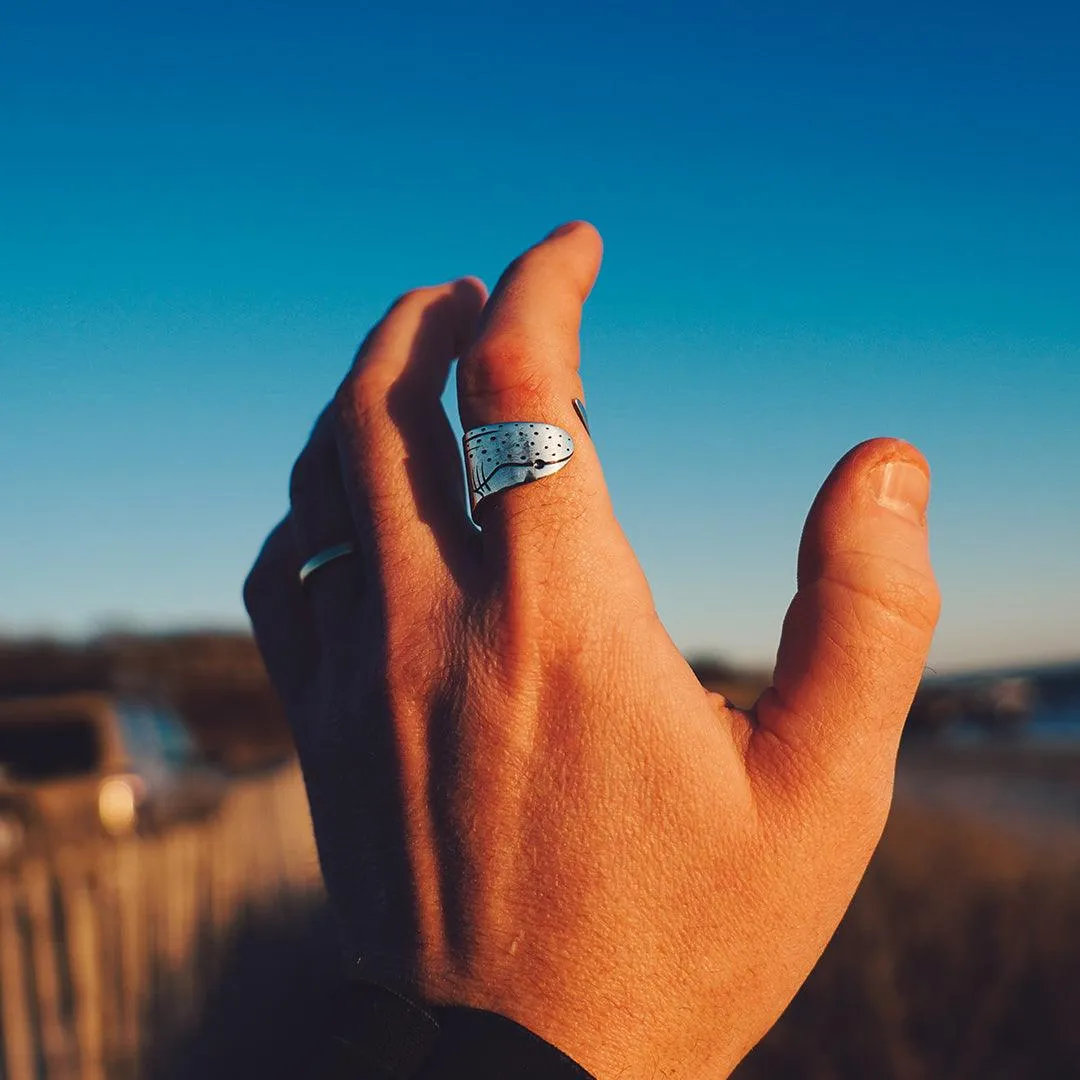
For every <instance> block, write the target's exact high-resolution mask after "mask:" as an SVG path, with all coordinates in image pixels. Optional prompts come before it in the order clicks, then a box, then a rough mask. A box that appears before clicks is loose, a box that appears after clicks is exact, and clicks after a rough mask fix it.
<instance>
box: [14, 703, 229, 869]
mask: <svg viewBox="0 0 1080 1080" xmlns="http://www.w3.org/2000/svg"><path fill="white" fill-rule="evenodd" d="M225 787H226V778H225V774H224V773H223V772H222V771H221V770H220V769H217V768H215V767H212V766H210V765H209V764H207V763H206V762H205V761H203V760H202V759H201V758H200V756H199V754H198V753H197V751H196V748H195V745H194V742H193V740H192V738H191V736H190V734H189V733H188V731H187V729H186V728H185V727H184V725H183V723H182V722H181V721H180V719H179V717H178V716H177V715H176V714H175V713H174V712H172V711H171V710H169V709H168V708H166V707H163V706H162V705H159V704H152V703H149V702H141V701H128V700H124V699H123V698H117V697H113V696H110V695H106V694H65V695H63V696H58V697H28V698H15V699H11V700H0V863H3V862H10V861H11V860H13V859H15V858H17V857H18V856H19V855H21V854H23V853H25V852H27V851H38V850H43V849H47V848H53V847H58V846H60V845H62V844H67V843H79V842H83V841H86V840H88V839H90V838H93V837H100V836H102V835H109V836H124V835H127V834H130V833H133V832H136V831H138V832H142V833H145V832H152V831H155V830H159V829H163V828H165V827H167V826H168V825H170V824H172V823H174V822H177V821H185V820H197V819H200V818H203V817H206V816H207V815H209V814H211V813H213V811H214V810H215V809H216V808H217V806H218V804H219V803H220V802H221V800H222V797H223V795H224V793H225Z"/></svg>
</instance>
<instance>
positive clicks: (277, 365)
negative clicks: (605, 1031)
mask: <svg viewBox="0 0 1080 1080" xmlns="http://www.w3.org/2000/svg"><path fill="white" fill-rule="evenodd" d="M13 7H14V6H13V5H8V6H7V7H6V8H5V9H4V13H3V14H2V15H0V500H2V501H0V629H2V630H3V631H5V632H9V633H14V632H23V631H28V630H35V631H55V632H60V633H65V634H71V633H74V634H79V633H85V632H92V631H94V630H95V629H97V628H100V627H102V626H104V625H116V624H125V625H135V626H143V627H150V628H158V627H170V626H178V625H179V626H192V625H199V624H205V623H213V624H218V625H220V624H226V625H228V624H236V625H239V624H240V623H241V622H242V620H243V611H242V606H241V603H240V598H239V590H240V584H241V581H242V579H243V576H244V574H245V572H246V569H247V567H248V565H249V563H250V560H251V558H252V557H253V555H254V553H255V551H256V550H257V548H258V545H259V542H260V539H261V536H262V534H263V533H264V532H265V530H266V528H267V527H268V526H269V525H270V524H271V523H272V522H273V521H274V520H275V519H276V518H277V517H278V516H279V515H280V513H281V512H282V511H283V509H284V506H285V495H286V480H287V475H288V469H289V466H290V463H291V461H292V458H293V457H294V456H295V453H296V451H297V450H298V448H299V446H300V444H301V443H302V441H303V439H304V437H305V434H306V431H307V428H308V426H309V424H310V422H311V420H312V419H313V417H314V416H315V414H316V412H317V411H318V409H319V407H320V405H321V403H322V402H323V401H324V399H325V398H326V397H327V396H328V394H329V393H330V392H331V390H332V389H333V387H334V386H335V384H336V382H337V381H338V379H339V378H340V377H341V375H342V373H343V371H344V370H345V367H346V366H347V364H348V361H349V359H350V357H351V354H352V352H353V350H354V348H355V345H356V343H357V342H358V340H359V339H360V338H361V336H362V335H363V333H364V331H365V330H366V328H367V327H368V326H369V324H370V323H371V322H372V321H373V320H374V319H375V318H376V317H377V316H378V315H379V314H380V312H381V311H382V309H383V308H384V307H385V305H386V304H387V303H388V301H389V300H391V299H392V298H393V297H394V296H395V295H396V294H397V293H400V292H401V291H403V290H405V289H407V288H408V287H410V286H413V285H416V284H422V283H429V282H433V281H439V280H443V279H446V278H449V277H454V276H458V275H460V274H464V273H477V274H480V275H481V276H482V277H484V278H485V279H486V280H487V281H488V282H489V283H492V284H493V283H494V280H495V278H496V277H497V276H498V273H499V271H500V270H501V268H502V266H503V265H504V264H505V263H506V261H507V260H509V259H510V258H511V257H513V256H514V255H515V254H516V253H517V252H518V251H519V250H520V249H521V248H522V247H523V246H525V245H527V244H528V243H530V242H532V241H533V240H535V239H536V238H538V237H539V236H540V235H541V234H542V233H544V232H546V231H547V230H548V229H549V228H550V227H552V226H553V225H555V224H557V223H559V222H560V221H563V220H565V219H568V218H573V217H585V218H588V219H590V220H591V221H593V222H594V223H595V224H596V225H597V226H598V228H599V229H600V230H601V232H602V233H603V235H604V237H605V240H606V245H607V255H606V263H605V268H604V270H603V272H602V275H601V279H600V283H599V285H598V286H597V289H596V291H595V293H594V295H593V298H592V299H591V300H590V303H589V307H588V310H587V319H586V326H585V332H584V348H585V353H584V357H585V359H584V375H585V380H586V387H587V390H588V399H589V409H590V414H591V417H592V419H593V425H594V434H595V437H596V439H597V442H598V444H599V446H600V448H601V452H602V454H603V457H604V461H605V465H606V469H607V473H608V478H609V482H610V485H611V487H612V489H613V492H614V496H615V499H616V504H617V506H618V508H619V510H620V516H621V518H622V520H623V522H624V525H625V527H626V530H627V532H628V533H629V535H630V538H631V540H632V541H633V542H634V544H635V547H636V548H637V550H638V552H639V555H640V557H641V559H642V562H643V563H644V566H645V569H646V571H647V573H648V575H649V577H650V579H651V581H652V583H653V586H654V590H655V593H656V598H657V603H658V606H659V608H660V612H661V615H662V616H663V617H664V619H665V621H666V623H667V625H668V627H669V629H670V630H671V632H672V634H673V636H674V638H675V640H676V641H677V642H678V643H679V645H680V646H682V647H684V648H685V649H688V650H710V651H716V652H719V653H722V654H725V655H728V656H730V657H732V658H734V659H737V660H747V661H767V660H769V659H770V658H771V656H772V654H773V652H774V649H775V644H776V639H777V635H778V631H779V625H780V619H781V616H782V614H783V611H784V608H785V606H786V604H787V601H788V598H789V596H790V593H791V590H792V586H793V580H794V559H795V547H796V542H797V539H798V535H799V530H800V527H801V524H802V519H803V516H804V514H805V511H806V509H807V507H808V506H809V503H810V501H811V499H812V497H813V495H814V492H815V491H816V488H817V486H818V484H819V483H820V481H821V480H822V479H823V477H824V476H825V474H826V473H827V471H828V469H829V468H830V467H831V465H832V464H833V462H834V461H835V460H836V459H837V458H838V457H839V456H840V455H841V454H842V453H843V452H844V451H845V450H846V449H847V448H848V447H849V446H850V445H852V444H853V443H855V442H858V441H859V440H861V439H863V438H866V437H868V436H870V435H874V434H895V435H901V436H904V437H906V438H909V439H911V440H912V441H914V442H915V443H917V444H918V445H919V446H920V447H921V448H922V449H923V450H924V452H925V453H926V454H927V455H928V457H929V459H930V461H931V464H932V466H933V469H934V477H935V493H934V502H933V506H932V526H933V545H934V550H935V557H936V561H937V566H938V571H939V577H940V581H941V585H942V589H943V592H944V600H945V608H944V615H943V618H942V622H941V628H940V631H939V635H938V640H937V644H936V647H935V652H934V655H933V657H932V662H933V663H934V664H935V665H936V666H938V667H939V668H940V669H943V670H944V669H948V668H950V667H958V666H964V665H967V664H972V663H981V662H985V661H999V660H1010V659H1013V658H1017V659H1021V658H1022V659H1034V658H1041V657H1044V656H1068V655H1077V654H1080V568H1078V565H1077V559H1078V555H1080V64H1078V62H1077V54H1078V48H1080V14H1078V12H1080V8H1078V7H1077V5H1076V4H1075V3H1072V2H1065V0H1062V2H1060V3H1054V4H1051V3H1044V2H1040V0H1035V2H1030V0H1029V2H1025V3H1019V2H1017V3H1011V4H1002V3H993V2H984V3H967V2H964V3H959V2H952V3H945V4H942V3H940V2H935V3H930V2H929V0H906V2H904V3H889V2H886V3H874V4H866V3H855V2H848V3H835V2H832V3H830V2H827V0H826V2H823V3H820V4H814V5H811V4H796V3H788V4H780V3H772V2H768V0H766V2H757V3H754V4H752V5H751V4H735V3H721V4H702V5H700V6H698V5H691V4H685V3H675V4H671V3H668V4H664V5H660V4H650V5H648V6H646V5H641V4H632V3H631V4H628V3H620V4H610V5H608V4H582V3H575V4H566V3H562V2H557V3H548V4H545V5H538V6H526V5H517V4H508V3H500V4H498V5H489V4H486V3H472V4H469V5H445V4H439V5H433V4H429V3H426V2H421V3H413V4H406V5H391V4H389V3H384V4H382V5H379V6H373V5H369V4H363V3H359V4H344V3H341V4H331V3H318V2H316V3H310V2H309V3H306V4H303V5H301V4H296V3H290V4H284V3H280V2H273V3H262V4H254V3H245V2H233V3H227V2H222V0H215V2H213V3H209V2H205V0H198V2H195V3H189V4H185V5H183V6H179V5H176V6H174V5H169V4H156V3H145V2H140V3H109V2H103V3H101V4H94V5H87V4H76V3H72V2H63V3H50V2H48V0H41V2H38V3H34V4H26V5H20V7H21V8H22V10H13ZM641 425H655V426H656V427H657V428H658V429H662V430H664V431H665V432H667V433H669V435H670V436H671V437H672V445H671V448H670V453H669V454H666V455H665V456H664V457H663V458H662V459H643V458H642V457H641V456H640V454H639V453H637V452H636V451H635V449H634V433H635V431H636V430H637V429H638V428H639V427H640V426H641ZM673 458H674V459H675V461H676V462H677V463H678V468H677V469H675V470H674V475H675V476H676V477H677V479H676V481H675V482H674V483H672V482H671V477H672V475H673V470H672V464H673V461H672V459H673ZM661 480H662V481H663V482H661Z"/></svg>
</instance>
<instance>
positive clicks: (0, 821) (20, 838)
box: [0, 810, 26, 863]
mask: <svg viewBox="0 0 1080 1080" xmlns="http://www.w3.org/2000/svg"><path fill="white" fill-rule="evenodd" d="M25 840H26V826H25V825H24V824H23V821H22V818H20V817H19V816H18V815H17V814H12V813H8V812H6V811H2V810H0V863H2V862H7V861H8V860H9V859H14V858H15V856H16V855H18V854H19V852H20V851H21V850H22V846H23V843H24V842H25Z"/></svg>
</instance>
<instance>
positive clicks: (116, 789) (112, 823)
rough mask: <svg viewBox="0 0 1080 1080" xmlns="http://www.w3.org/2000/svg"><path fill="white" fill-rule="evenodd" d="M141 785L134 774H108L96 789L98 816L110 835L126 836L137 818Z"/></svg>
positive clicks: (133, 826)
mask: <svg viewBox="0 0 1080 1080" xmlns="http://www.w3.org/2000/svg"><path fill="white" fill-rule="evenodd" d="M141 789H142V785H141V784H140V783H139V780H138V778H137V777H134V776H110V777H109V778H108V779H107V780H103V781H102V782H101V787H100V788H99V789H98V816H99V817H100V818H101V824H102V825H103V826H104V828H105V831H106V832H107V833H109V834H110V835H111V836H126V835H127V834H128V833H129V832H131V831H132V830H133V829H134V828H135V824H136V822H137V821H138V818H139V800H140V798H141V796H142V790H141Z"/></svg>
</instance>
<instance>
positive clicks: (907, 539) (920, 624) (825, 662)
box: [751, 439, 940, 793]
mask: <svg viewBox="0 0 1080 1080" xmlns="http://www.w3.org/2000/svg"><path fill="white" fill-rule="evenodd" d="M929 497H930V471H929V467H928V466H927V464H926V461H925V459H924V458H923V457H922V455H921V454H920V453H919V452H918V451H917V450H916V449H915V448H914V447H912V446H910V445H908V444H907V443H904V442H900V441H898V440H896V439H874V440H871V441H870V442H866V443H862V444H861V445H859V446H857V447H855V449H854V450H852V451H850V452H849V453H848V454H847V455H845V456H844V458H843V459H842V460H841V461H840V462H839V464H838V465H837V466H836V467H835V468H834V469H833V471H832V473H831V474H830V476H829V478H828V480H826V482H825V484H824V485H823V487H822V488H821V491H820V492H819V493H818V496H817V499H815V501H814V505H813V507H812V508H811V510H810V514H809V517H808V518H807V521H806V526H805V528H804V530H803V537H802V544H801V546H800V549H799V573H798V591H797V593H796V595H795V599H794V600H793V601H792V603H791V607H790V608H789V609H788V613H787V617H786V619H785V620H784V629H783V634H782V636H781V640H780V649H779V652H778V655H777V662H776V670H775V673H774V676H773V685H772V686H771V687H770V688H769V690H767V691H766V692H765V694H764V695H763V696H762V698H761V699H760V700H759V702H758V705H757V710H756V711H757V720H758V727H757V729H756V732H755V735H754V740H753V741H752V743H751V750H752V752H757V753H758V754H759V755H761V754H764V756H765V757H767V758H772V759H774V760H775V758H776V755H775V751H776V750H777V749H779V750H780V751H781V758H782V760H783V761H784V763H785V768H794V769H795V770H796V771H805V770H807V769H811V770H814V771H815V772H817V773H818V774H819V776H818V779H819V780H825V781H826V782H827V783H828V786H829V788H834V787H835V788H837V789H838V790H839V791H840V792H845V791H850V790H851V785H852V784H857V785H859V786H860V787H863V790H867V785H869V790H871V791H875V790H876V791H879V792H882V793H887V792H888V791H891V779H892V770H893V768H894V767H895V758H896V750H897V745H898V743H899V739H900V732H901V730H902V729H903V725H904V720H905V719H906V718H907V714H908V710H909V709H910V707H911V701H912V698H913V697H914V694H915V690H916V688H917V687H918V684H919V679H920V678H921V676H922V672H923V668H924V665H925V663H926V657H927V653H928V652H929V650H930V640H931V638H932V636H933V632H934V627H935V625H936V623H937V618H938V611H939V608H940V597H939V594H938V589H937V585H936V583H935V581H934V575H933V570H932V569H931V566H930V552H929V543H928V534H927V527H926V507H927V503H928V501H929ZM755 741H756V745H755ZM822 772H824V773H825V774H826V775H824V776H821V775H820V774H821V773H822ZM813 787H818V785H811V788H813ZM819 790H820V788H819Z"/></svg>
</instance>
